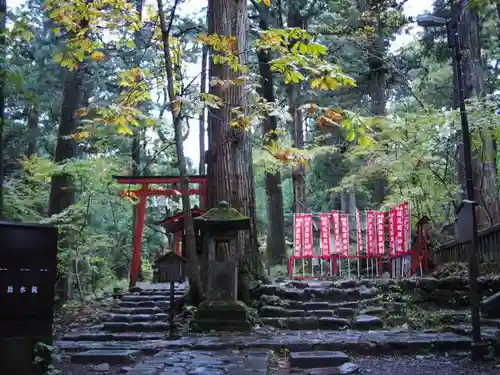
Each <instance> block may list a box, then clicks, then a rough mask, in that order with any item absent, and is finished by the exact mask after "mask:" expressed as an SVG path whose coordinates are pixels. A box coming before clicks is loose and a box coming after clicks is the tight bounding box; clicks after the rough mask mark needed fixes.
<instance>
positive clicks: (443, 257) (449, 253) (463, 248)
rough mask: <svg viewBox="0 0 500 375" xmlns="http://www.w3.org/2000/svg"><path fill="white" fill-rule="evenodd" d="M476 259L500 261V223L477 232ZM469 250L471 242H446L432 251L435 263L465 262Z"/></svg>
mask: <svg viewBox="0 0 500 375" xmlns="http://www.w3.org/2000/svg"><path fill="white" fill-rule="evenodd" d="M478 237H479V241H478V242H479V243H478V261H479V263H480V264H481V263H487V262H491V261H500V224H497V225H495V226H492V227H491V228H487V229H483V230H481V231H479V232H478ZM469 251H471V242H470V241H469V242H456V241H453V242H448V243H447V244H444V245H442V246H440V247H439V248H437V249H435V250H434V251H433V255H432V258H433V261H434V264H435V265H441V264H444V263H448V262H467V261H468V260H469Z"/></svg>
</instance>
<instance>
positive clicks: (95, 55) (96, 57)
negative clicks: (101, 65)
mask: <svg viewBox="0 0 500 375" xmlns="http://www.w3.org/2000/svg"><path fill="white" fill-rule="evenodd" d="M104 57H105V56H104V53H102V52H100V51H94V52H92V54H91V55H90V58H91V59H92V61H101V60H103V59H104Z"/></svg>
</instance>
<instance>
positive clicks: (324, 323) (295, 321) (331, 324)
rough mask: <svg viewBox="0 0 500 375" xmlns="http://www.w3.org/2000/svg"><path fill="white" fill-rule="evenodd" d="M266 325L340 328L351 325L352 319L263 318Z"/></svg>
mask: <svg viewBox="0 0 500 375" xmlns="http://www.w3.org/2000/svg"><path fill="white" fill-rule="evenodd" d="M260 320H261V322H262V323H263V324H264V325H267V326H271V327H276V328H282V329H290V330H314V329H322V330H339V329H346V328H349V327H350V325H351V324H350V321H349V320H347V319H344V318H340V317H336V316H331V317H330V316H329V317H326V316H325V317H319V318H318V317H289V318H261V319H260Z"/></svg>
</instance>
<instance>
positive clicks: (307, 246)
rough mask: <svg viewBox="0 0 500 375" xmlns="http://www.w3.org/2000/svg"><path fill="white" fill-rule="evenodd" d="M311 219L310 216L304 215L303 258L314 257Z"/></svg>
mask: <svg viewBox="0 0 500 375" xmlns="http://www.w3.org/2000/svg"><path fill="white" fill-rule="evenodd" d="M312 223H313V218H312V215H311V214H306V215H304V253H303V254H304V256H305V257H312V256H314V242H313V227H312Z"/></svg>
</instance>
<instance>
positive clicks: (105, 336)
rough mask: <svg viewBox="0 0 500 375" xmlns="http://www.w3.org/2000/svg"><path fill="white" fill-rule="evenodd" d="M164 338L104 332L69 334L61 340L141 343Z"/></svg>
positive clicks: (141, 334)
mask: <svg viewBox="0 0 500 375" xmlns="http://www.w3.org/2000/svg"><path fill="white" fill-rule="evenodd" d="M163 338H165V334H164V333H139V332H137V333H131V332H123V333H111V332H110V333H106V332H80V333H71V334H68V335H66V336H63V337H62V338H61V340H62V341H97V342H103V341H141V340H158V339H163Z"/></svg>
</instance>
